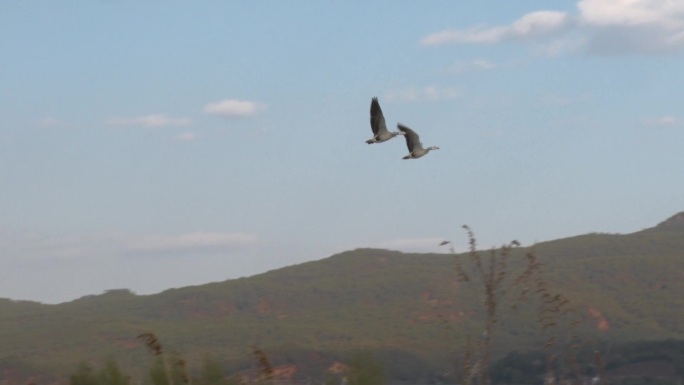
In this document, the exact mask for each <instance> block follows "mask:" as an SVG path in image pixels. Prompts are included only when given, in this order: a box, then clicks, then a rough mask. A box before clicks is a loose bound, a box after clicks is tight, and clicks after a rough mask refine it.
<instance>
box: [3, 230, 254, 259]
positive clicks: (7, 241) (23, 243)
mask: <svg viewBox="0 0 684 385" xmlns="http://www.w3.org/2000/svg"><path fill="white" fill-rule="evenodd" d="M257 241H258V238H257V236H256V235H253V234H246V233H239V232H238V233H223V232H191V233H181V234H149V235H139V236H135V235H124V234H99V235H90V236H83V237H65V236H46V235H40V234H18V233H15V234H10V233H5V234H2V236H0V255H2V256H3V257H2V258H0V260H2V259H3V258H8V259H9V260H16V259H17V258H20V259H21V260H25V261H30V260H41V261H50V260H52V261H57V260H60V261H64V260H71V259H73V260H77V259H82V258H117V257H126V256H129V257H130V256H146V255H160V256H186V255H187V256H190V255H193V256H197V255H200V256H201V255H215V254H220V253H228V252H230V251H233V250H241V249H245V248H250V247H252V246H255V245H256V244H257Z"/></svg>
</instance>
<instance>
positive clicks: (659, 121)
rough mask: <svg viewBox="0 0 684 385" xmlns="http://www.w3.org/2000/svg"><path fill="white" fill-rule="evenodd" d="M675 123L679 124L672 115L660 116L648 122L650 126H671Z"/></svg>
mask: <svg viewBox="0 0 684 385" xmlns="http://www.w3.org/2000/svg"><path fill="white" fill-rule="evenodd" d="M677 123H679V119H677V118H676V117H674V116H672V115H666V116H660V117H657V118H653V119H650V120H649V121H648V124H649V125H651V126H672V125H674V124H677Z"/></svg>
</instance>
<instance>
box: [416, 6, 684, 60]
mask: <svg viewBox="0 0 684 385" xmlns="http://www.w3.org/2000/svg"><path fill="white" fill-rule="evenodd" d="M504 41H531V42H535V43H537V44H536V46H537V47H541V51H542V52H544V53H547V54H559V53H567V52H586V53H592V54H602V55H611V54H629V53H668V52H674V51H681V50H684V2H683V1H678V0H580V1H579V2H578V3H577V11H576V12H573V13H568V12H559V11H535V12H530V13H528V14H525V15H523V16H522V17H520V18H519V19H518V20H515V21H514V22H512V23H511V24H506V25H497V26H474V27H470V28H466V29H448V30H445V31H441V32H437V33H434V34H431V35H428V36H426V37H424V38H423V39H421V44H423V45H427V46H437V45H443V44H450V43H451V44H494V43H500V42H504Z"/></svg>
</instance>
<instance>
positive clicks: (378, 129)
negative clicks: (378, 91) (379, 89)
mask: <svg viewBox="0 0 684 385" xmlns="http://www.w3.org/2000/svg"><path fill="white" fill-rule="evenodd" d="M370 125H371V129H372V130H373V137H372V138H370V139H368V140H367V141H366V143H368V144H373V143H382V142H386V141H388V140H390V139H392V138H394V137H395V136H397V135H405V134H404V133H403V132H389V131H387V126H386V125H385V116H384V115H383V114H382V109H380V102H378V98H373V100H371V107H370Z"/></svg>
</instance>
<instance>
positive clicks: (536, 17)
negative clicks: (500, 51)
mask: <svg viewBox="0 0 684 385" xmlns="http://www.w3.org/2000/svg"><path fill="white" fill-rule="evenodd" d="M567 23H568V15H567V14H566V13H565V12H556V11H537V12H531V13H528V14H526V15H524V16H523V17H521V18H520V19H518V20H516V21H515V22H513V23H512V24H510V25H505V26H495V27H483V26H479V27H473V28H470V29H466V30H446V31H442V32H438V33H435V34H432V35H428V36H426V37H424V38H423V39H422V40H421V44H423V45H442V44H447V43H475V44H478V43H479V44H482V43H497V42H500V41H502V40H509V39H521V38H533V37H540V36H547V35H548V34H549V33H552V32H555V31H557V30H560V29H561V28H563V27H565V26H566V25H567Z"/></svg>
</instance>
